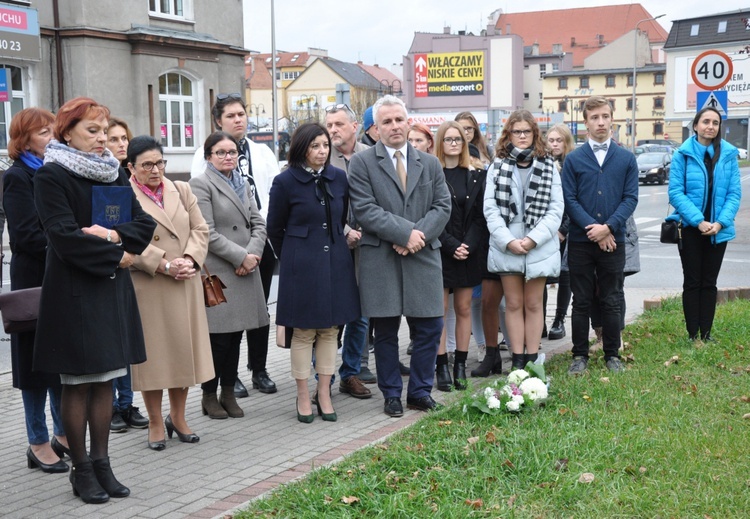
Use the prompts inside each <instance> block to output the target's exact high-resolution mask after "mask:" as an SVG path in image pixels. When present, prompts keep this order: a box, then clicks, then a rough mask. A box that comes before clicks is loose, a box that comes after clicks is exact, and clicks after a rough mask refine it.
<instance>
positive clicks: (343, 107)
mask: <svg viewBox="0 0 750 519" xmlns="http://www.w3.org/2000/svg"><path fill="white" fill-rule="evenodd" d="M339 110H346V111H347V112H349V113H350V114H354V110H352V109H351V108H349V105H348V104H346V103H341V104H337V105H330V106H326V113H327V114H335V113H336V112H338V111H339Z"/></svg>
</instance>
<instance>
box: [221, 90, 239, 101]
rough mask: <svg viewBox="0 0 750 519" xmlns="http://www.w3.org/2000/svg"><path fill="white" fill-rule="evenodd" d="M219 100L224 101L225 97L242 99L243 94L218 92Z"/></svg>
mask: <svg viewBox="0 0 750 519" xmlns="http://www.w3.org/2000/svg"><path fill="white" fill-rule="evenodd" d="M216 99H217V101H224V100H225V99H242V94H240V93H239V92H232V93H231V94H216Z"/></svg>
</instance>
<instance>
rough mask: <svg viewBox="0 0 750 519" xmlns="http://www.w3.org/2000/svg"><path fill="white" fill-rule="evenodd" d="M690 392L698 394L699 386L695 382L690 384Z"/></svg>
mask: <svg viewBox="0 0 750 519" xmlns="http://www.w3.org/2000/svg"><path fill="white" fill-rule="evenodd" d="M690 392H691V393H692V394H693V396H696V395H697V394H698V386H696V385H695V384H693V385H691V386H690Z"/></svg>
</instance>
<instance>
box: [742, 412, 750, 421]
mask: <svg viewBox="0 0 750 519" xmlns="http://www.w3.org/2000/svg"><path fill="white" fill-rule="evenodd" d="M742 418H744V419H745V420H750V413H746V414H743V415H742Z"/></svg>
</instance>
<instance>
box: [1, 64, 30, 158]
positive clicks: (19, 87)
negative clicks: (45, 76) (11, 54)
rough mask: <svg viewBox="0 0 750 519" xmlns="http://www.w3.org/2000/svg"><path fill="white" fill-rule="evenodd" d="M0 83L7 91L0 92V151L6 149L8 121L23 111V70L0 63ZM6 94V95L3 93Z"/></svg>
mask: <svg viewBox="0 0 750 519" xmlns="http://www.w3.org/2000/svg"><path fill="white" fill-rule="evenodd" d="M0 82H5V84H6V85H7V91H4V92H0V96H2V97H0V104H1V105H2V108H0V150H3V151H5V150H7V149H8V141H9V140H10V136H9V135H8V129H9V128H10V120H11V119H12V118H13V116H14V115H15V114H17V113H18V112H20V111H21V110H23V109H24V105H25V104H26V92H25V90H24V85H23V83H24V81H23V69H21V68H18V67H14V66H12V65H3V64H1V63H0ZM5 92H7V93H5Z"/></svg>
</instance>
